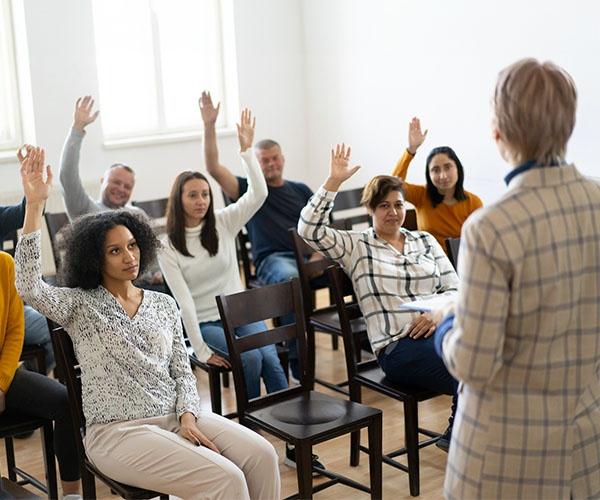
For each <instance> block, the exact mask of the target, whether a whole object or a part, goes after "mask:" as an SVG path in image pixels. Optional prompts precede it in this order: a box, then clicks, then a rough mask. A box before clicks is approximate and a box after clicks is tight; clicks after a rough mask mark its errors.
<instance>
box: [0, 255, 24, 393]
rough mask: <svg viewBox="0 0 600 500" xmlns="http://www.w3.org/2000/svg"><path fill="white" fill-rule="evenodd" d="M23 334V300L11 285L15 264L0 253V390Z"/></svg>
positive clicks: (12, 366) (5, 383)
mask: <svg viewBox="0 0 600 500" xmlns="http://www.w3.org/2000/svg"><path fill="white" fill-rule="evenodd" d="M24 337H25V316H24V312H23V301H22V300H21V298H20V297H19V295H18V294H17V290H16V288H15V263H14V262H13V260H12V257H11V256H10V255H8V254H7V253H5V252H0V390H1V391H2V392H6V391H7V390H8V388H9V387H10V384H11V382H12V379H13V377H14V375H15V371H16V370H17V365H18V364H19V357H20V356H21V350H22V349H23V338H24Z"/></svg>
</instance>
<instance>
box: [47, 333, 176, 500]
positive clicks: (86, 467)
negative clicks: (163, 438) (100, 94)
mask: <svg viewBox="0 0 600 500" xmlns="http://www.w3.org/2000/svg"><path fill="white" fill-rule="evenodd" d="M48 327H49V328H50V336H51V337H52V345H53V346H54V353H55V355H56V365H57V366H58V367H59V368H60V373H61V374H62V376H63V377H64V381H63V382H64V384H65V385H66V386H67V391H68V393H69V406H70V410H71V417H72V420H73V433H74V434H75V443H76V445H77V453H78V456H79V469H80V471H81V485H82V489H83V498H85V499H86V500H87V499H95V498H96V484H95V479H94V478H95V477H98V478H99V479H100V480H101V481H102V482H103V483H104V484H106V485H107V486H108V487H109V488H110V489H111V490H112V491H113V492H115V493H117V494H119V495H120V496H121V497H123V498H125V499H145V498H155V497H160V498H161V499H168V498H169V495H166V494H164V493H158V492H156V491H150V490H145V489H143V488H137V487H135V486H129V485H126V484H123V483H119V482H117V481H115V480H113V479H111V478H110V477H108V476H106V475H105V474H103V473H102V472H100V471H99V470H98V469H96V467H94V465H93V464H92V463H91V462H90V461H89V460H88V459H87V457H86V454H85V448H84V446H83V436H85V417H84V415H83V408H82V403H81V370H80V368H79V364H78V362H77V359H76V358H75V352H74V351H73V343H72V342H71V338H70V337H69V336H68V334H67V333H66V332H65V331H64V329H63V328H62V326H57V325H55V324H54V323H53V322H51V321H48ZM158 452H159V450H157V453H158Z"/></svg>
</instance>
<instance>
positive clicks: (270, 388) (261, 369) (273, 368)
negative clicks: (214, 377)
mask: <svg viewBox="0 0 600 500" xmlns="http://www.w3.org/2000/svg"><path fill="white" fill-rule="evenodd" d="M266 329H267V326H266V325H265V324H264V323H263V322H258V323H250V324H249V325H244V326H241V327H239V328H236V330H235V334H236V336H238V337H245V336H246V335H253V334H255V333H260V332H264V331H265V330H266ZM200 331H201V332H202V338H203V339H204V342H206V343H207V344H208V346H209V347H210V348H211V349H212V350H213V351H216V352H217V353H218V354H221V355H224V356H227V355H228V350H227V341H226V340H225V332H224V331H223V324H222V323H221V322H220V321H207V322H205V323H200ZM242 367H243V369H244V377H245V380H246V391H247V393H248V394H247V395H248V399H253V398H257V397H258V396H260V377H261V375H262V378H263V380H264V381H265V387H266V388H267V392H275V391H280V390H281V389H285V388H287V386H288V383H287V379H286V378H285V373H284V371H283V368H282V367H281V362H280V361H279V356H277V349H276V348H275V346H274V345H268V346H264V347H259V348H258V349H253V350H252V351H247V352H245V353H243V354H242Z"/></svg>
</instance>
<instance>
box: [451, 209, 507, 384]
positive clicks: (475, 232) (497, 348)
mask: <svg viewBox="0 0 600 500" xmlns="http://www.w3.org/2000/svg"><path fill="white" fill-rule="evenodd" d="M473 222H475V224H473ZM501 241H502V238H501V237H500V235H499V234H497V232H496V230H495V229H494V228H493V227H492V225H491V224H488V223H486V222H481V221H480V220H479V219H477V220H475V221H473V220H471V221H470V222H467V223H466V224H465V226H463V235H462V237H461V245H460V252H459V261H460V269H461V290H460V293H459V297H458V303H457V306H456V312H455V318H454V323H453V326H452V329H451V330H450V331H448V332H447V333H446V335H445V337H444V339H443V342H442V350H443V357H444V361H445V363H446V366H447V367H448V370H449V371H450V373H451V374H452V375H454V377H456V378H457V379H458V380H460V381H461V382H464V383H467V384H471V385H474V386H479V387H481V386H484V385H485V384H486V383H488V382H489V381H490V380H491V379H492V378H493V377H494V375H495V374H496V373H497V372H498V370H499V369H500V367H501V366H502V351H503V347H504V342H505V335H506V331H505V327H506V318H507V315H508V304H509V300H510V288H511V284H510V270H509V264H508V259H507V258H506V256H507V254H506V252H505V251H504V250H501V243H499V242H501ZM492 247H493V248H495V250H494V251H490V248H492ZM501 253H504V254H505V255H504V256H502V255H501ZM499 254H500V255H499Z"/></svg>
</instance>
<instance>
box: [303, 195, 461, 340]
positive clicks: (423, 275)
mask: <svg viewBox="0 0 600 500" xmlns="http://www.w3.org/2000/svg"><path fill="white" fill-rule="evenodd" d="M336 194H337V193H335V192H331V191H327V190H326V189H325V188H323V187H321V188H320V189H319V190H318V191H317V192H316V193H315V194H314V196H313V197H312V198H311V199H310V200H309V202H308V204H307V205H306V207H304V209H303V210H302V213H301V215H300V220H299V221H298V234H300V236H302V238H304V240H305V241H306V242H307V243H308V244H309V245H310V246H311V247H312V248H314V249H315V250H317V251H318V252H320V253H322V254H323V255H325V256H326V257H328V258H330V259H332V260H335V261H336V262H338V263H339V264H340V265H341V266H342V268H343V269H344V271H345V272H346V273H347V274H348V276H350V279H351V280H352V283H353V285H354V291H355V293H356V297H357V300H358V303H359V305H360V308H361V310H362V312H363V314H364V316H365V319H366V321H367V333H368V335H369V341H370V342H371V346H372V348H373V350H374V351H375V352H377V351H379V350H380V349H383V348H384V347H385V346H386V345H388V344H390V343H391V342H394V341H396V340H398V339H399V338H402V337H404V336H406V335H407V333H408V326H409V325H410V323H411V322H412V321H413V320H414V319H415V318H417V317H418V314H419V313H416V312H412V311H407V310H402V309H400V306H401V305H402V304H404V303H406V302H411V301H413V300H416V299H421V298H425V297H428V296H431V295H433V294H437V293H443V292H446V291H454V290H456V289H457V285H458V278H457V276H456V273H455V272H454V269H453V267H452V264H450V261H449V260H448V257H446V254H445V253H444V251H443V250H442V247H440V245H439V243H438V242H437V241H436V240H435V238H434V237H433V236H431V235H430V234H429V233H425V232H422V231H408V230H406V229H401V231H402V233H403V234H404V236H405V241H404V251H403V252H399V251H398V250H397V249H396V248H394V247H393V246H392V245H391V244H390V243H388V242H387V241H386V240H384V239H383V238H380V237H379V236H377V234H376V232H375V230H374V229H373V228H369V229H367V230H365V231H341V230H337V229H333V228H331V227H330V226H329V213H330V212H331V208H332V207H333V201H334V199H335V196H336Z"/></svg>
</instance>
